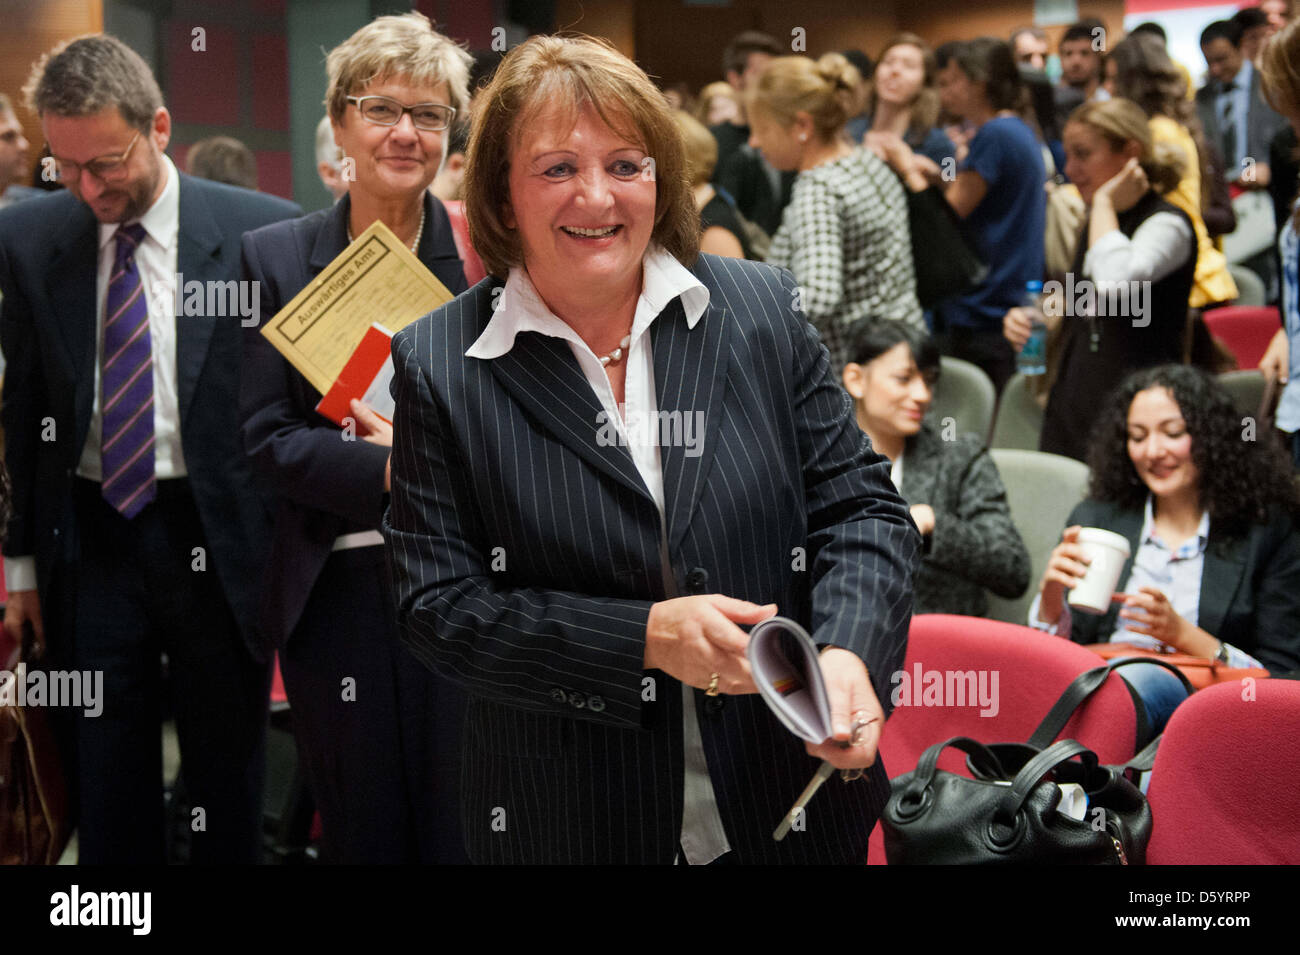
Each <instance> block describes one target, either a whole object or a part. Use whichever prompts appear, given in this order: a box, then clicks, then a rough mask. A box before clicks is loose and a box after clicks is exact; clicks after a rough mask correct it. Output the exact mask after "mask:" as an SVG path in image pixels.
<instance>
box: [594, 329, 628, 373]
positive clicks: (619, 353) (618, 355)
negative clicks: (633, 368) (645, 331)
mask: <svg viewBox="0 0 1300 955" xmlns="http://www.w3.org/2000/svg"><path fill="white" fill-rule="evenodd" d="M631 344H632V336H631V335H624V336H623V340H622V341H621V342H619V343H618V347H617V348H615V349H614V350H613V351H612V352H610V353H609V354H608V355H601V356H600V366H601V367H602V368H604V367H605V366H606V365H617V364H618V363H619V362H620V361H622V360H623V356H624V354H625V349H626V348H627V347H628V346H629V345H631Z"/></svg>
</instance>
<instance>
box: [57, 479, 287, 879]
mask: <svg viewBox="0 0 1300 955" xmlns="http://www.w3.org/2000/svg"><path fill="white" fill-rule="evenodd" d="M75 496H76V509H77V519H78V527H79V529H80V550H79V556H78V560H77V576H76V580H75V582H74V584H73V586H72V591H73V593H74V594H75V615H74V619H75V635H74V646H73V651H72V656H71V660H72V665H73V667H74V668H75V669H78V670H83V671H84V670H91V671H99V672H102V673H103V681H104V682H103V712H102V713H101V714H99V715H98V716H86V715H84V714H83V713H82V711H80V710H78V711H77V712H76V714H75V715H74V717H73V720H74V723H75V729H74V733H75V759H76V768H77V772H76V774H75V776H76V779H77V784H76V785H77V795H78V801H79V804H80V821H79V829H78V841H79V849H80V862H82V863H91V864H102V863H113V864H119V863H161V862H163V861H164V858H163V845H164V828H163V827H164V813H163V781H162V732H161V715H162V709H163V698H162V694H163V682H162V672H161V655H162V654H163V653H164V652H165V653H166V654H167V658H168V661H169V670H170V688H171V705H172V710H173V712H174V713H175V717H176V730H177V735H178V737H179V740H180V749H181V766H182V773H183V775H184V778H185V786H186V791H187V793H188V795H189V797H190V801H191V804H192V805H193V806H194V813H193V815H192V818H191V829H192V830H193V831H192V833H191V853H190V857H191V861H193V862H195V863H217V862H221V863H255V862H257V861H259V860H260V858H261V831H262V786H263V778H264V776H265V772H266V721H267V699H268V694H269V689H270V669H269V667H268V666H267V665H265V664H259V663H258V662H256V661H255V660H254V659H253V657H252V655H251V654H250V653H249V652H248V649H247V647H246V645H245V643H244V641H243V638H242V637H241V636H240V633H239V628H238V627H237V626H236V622H235V617H234V614H233V613H232V611H231V609H230V606H229V604H227V602H226V599H225V596H224V595H223V593H222V589H221V584H220V582H219V580H218V578H217V570H216V567H215V566H214V565H213V562H212V557H211V555H210V554H209V553H208V552H207V546H206V541H205V538H204V534H203V528H202V526H201V524H200V520H199V514H198V510H197V508H196V507H195V504H194V499H193V496H192V495H191V493H190V489H189V482H188V481H185V480H173V481H160V482H159V484H158V495H157V497H156V499H155V500H154V501H153V502H152V503H151V504H149V505H148V506H147V507H146V508H145V509H144V510H143V511H141V512H140V513H139V514H138V515H136V517H135V518H134V519H132V520H129V521H128V520H126V519H125V518H123V517H122V515H121V514H119V513H118V512H117V511H115V510H114V509H113V508H112V507H110V506H109V505H108V504H107V503H105V502H104V499H103V497H102V496H101V494H100V486H99V484H97V483H95V482H91V481H84V480H78V481H77V482H76V495H75Z"/></svg>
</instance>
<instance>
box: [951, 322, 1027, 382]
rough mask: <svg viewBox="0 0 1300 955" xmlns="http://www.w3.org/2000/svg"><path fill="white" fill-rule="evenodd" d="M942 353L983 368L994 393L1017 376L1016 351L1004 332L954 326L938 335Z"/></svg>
mask: <svg viewBox="0 0 1300 955" xmlns="http://www.w3.org/2000/svg"><path fill="white" fill-rule="evenodd" d="M935 340H936V342H937V344H938V345H939V351H940V353H941V354H944V355H949V356H951V357H953V358H960V359H962V360H963V361H968V362H970V363H971V364H973V365H978V366H979V367H980V368H982V369H984V371H985V373H986V374H987V375H988V376H989V377H990V378H992V379H993V390H994V392H995V393H996V394H998V395H1001V394H1002V389H1003V387H1004V386H1005V385H1006V383H1007V381H1008V380H1009V379H1010V378H1011V376H1012V375H1014V374H1015V373H1016V351H1015V349H1014V348H1012V347H1011V343H1010V342H1009V341H1007V340H1006V338H1005V337H1003V335H1002V329H1000V328H999V329H997V330H993V329H987V330H980V329H974V328H966V327H965V326H959V325H958V326H952V327H950V328H946V329H944V330H943V331H941V332H937V333H936V334H935Z"/></svg>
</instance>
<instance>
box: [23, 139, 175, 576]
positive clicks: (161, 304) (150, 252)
mask: <svg viewBox="0 0 1300 955" xmlns="http://www.w3.org/2000/svg"><path fill="white" fill-rule="evenodd" d="M162 165H163V170H164V175H166V177H167V182H166V184H165V185H164V186H163V191H162V195H160V196H159V197H158V199H157V201H155V202H154V204H153V205H152V206H150V207H149V211H148V212H146V213H145V214H144V215H143V216H141V217H140V220H139V222H140V224H141V225H142V226H144V230H145V237H144V240H143V241H142V242H141V243H140V247H139V248H138V249H137V250H136V253H135V263H136V268H138V269H139V271H140V282H141V284H142V285H143V289H142V292H143V294H144V298H145V303H146V306H147V307H148V309H149V344H150V346H151V348H152V350H153V395H154V401H153V421H154V452H153V453H154V474H155V475H156V476H157V477H158V478H159V479H160V480H161V479H166V478H178V477H184V476H185V473H186V472H185V456H184V454H182V452H181V431H180V398H179V392H178V391H177V389H176V319H175V317H174V315H173V313H174V312H175V294H176V254H177V248H178V242H179V239H178V236H179V233H180V212H181V208H180V206H181V192H180V179H179V178H178V176H177V173H176V167H175V166H174V165H173V164H172V161H171V160H170V159H169V158H167V156H163V157H162ZM118 228H119V226H118V225H117V224H116V223H114V224H110V225H104V224H102V223H101V224H100V226H99V259H98V265H97V273H96V277H95V388H94V391H93V392H92V395H93V397H92V398H91V409H90V428H89V429H88V430H87V432H86V443H85V445H84V446H83V447H82V449H81V460H80V461H79V462H78V463H77V474H78V475H79V476H80V477H83V478H88V479H89V480H92V481H99V480H101V479H102V477H103V462H102V461H101V458H100V442H101V441H102V437H101V435H102V433H103V424H104V419H103V415H102V414H101V412H100V398H101V396H100V393H99V391H100V370H101V366H102V364H103V360H104V302H105V299H106V298H107V297H108V280H109V278H111V276H112V269H113V260H114V256H115V255H116V250H117V240H116V238H115V236H116V235H117V230H118ZM4 577H5V586H6V587H7V588H8V589H9V590H10V591H21V590H35V589H36V558H35V557H33V556H31V555H26V556H21V557H6V558H5V561H4Z"/></svg>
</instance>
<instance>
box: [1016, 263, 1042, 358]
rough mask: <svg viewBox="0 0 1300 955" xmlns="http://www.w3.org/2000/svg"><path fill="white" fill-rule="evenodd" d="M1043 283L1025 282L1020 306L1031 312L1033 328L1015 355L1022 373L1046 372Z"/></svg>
mask: <svg viewBox="0 0 1300 955" xmlns="http://www.w3.org/2000/svg"><path fill="white" fill-rule="evenodd" d="M1042 296H1043V283H1042V282H1039V281H1033V282H1026V283H1025V298H1024V301H1023V302H1022V303H1021V307H1022V308H1024V309H1025V310H1026V311H1028V312H1031V313H1033V315H1034V319H1033V328H1031V329H1030V332H1029V341H1027V342H1025V346H1024V347H1023V348H1021V349H1020V354H1018V355H1017V356H1016V370H1017V371H1018V372H1020V373H1021V374H1022V375H1045V374H1047V325H1046V323H1044V321H1043V317H1042V316H1043V313H1042V303H1041V301H1040V300H1041V299H1042Z"/></svg>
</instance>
